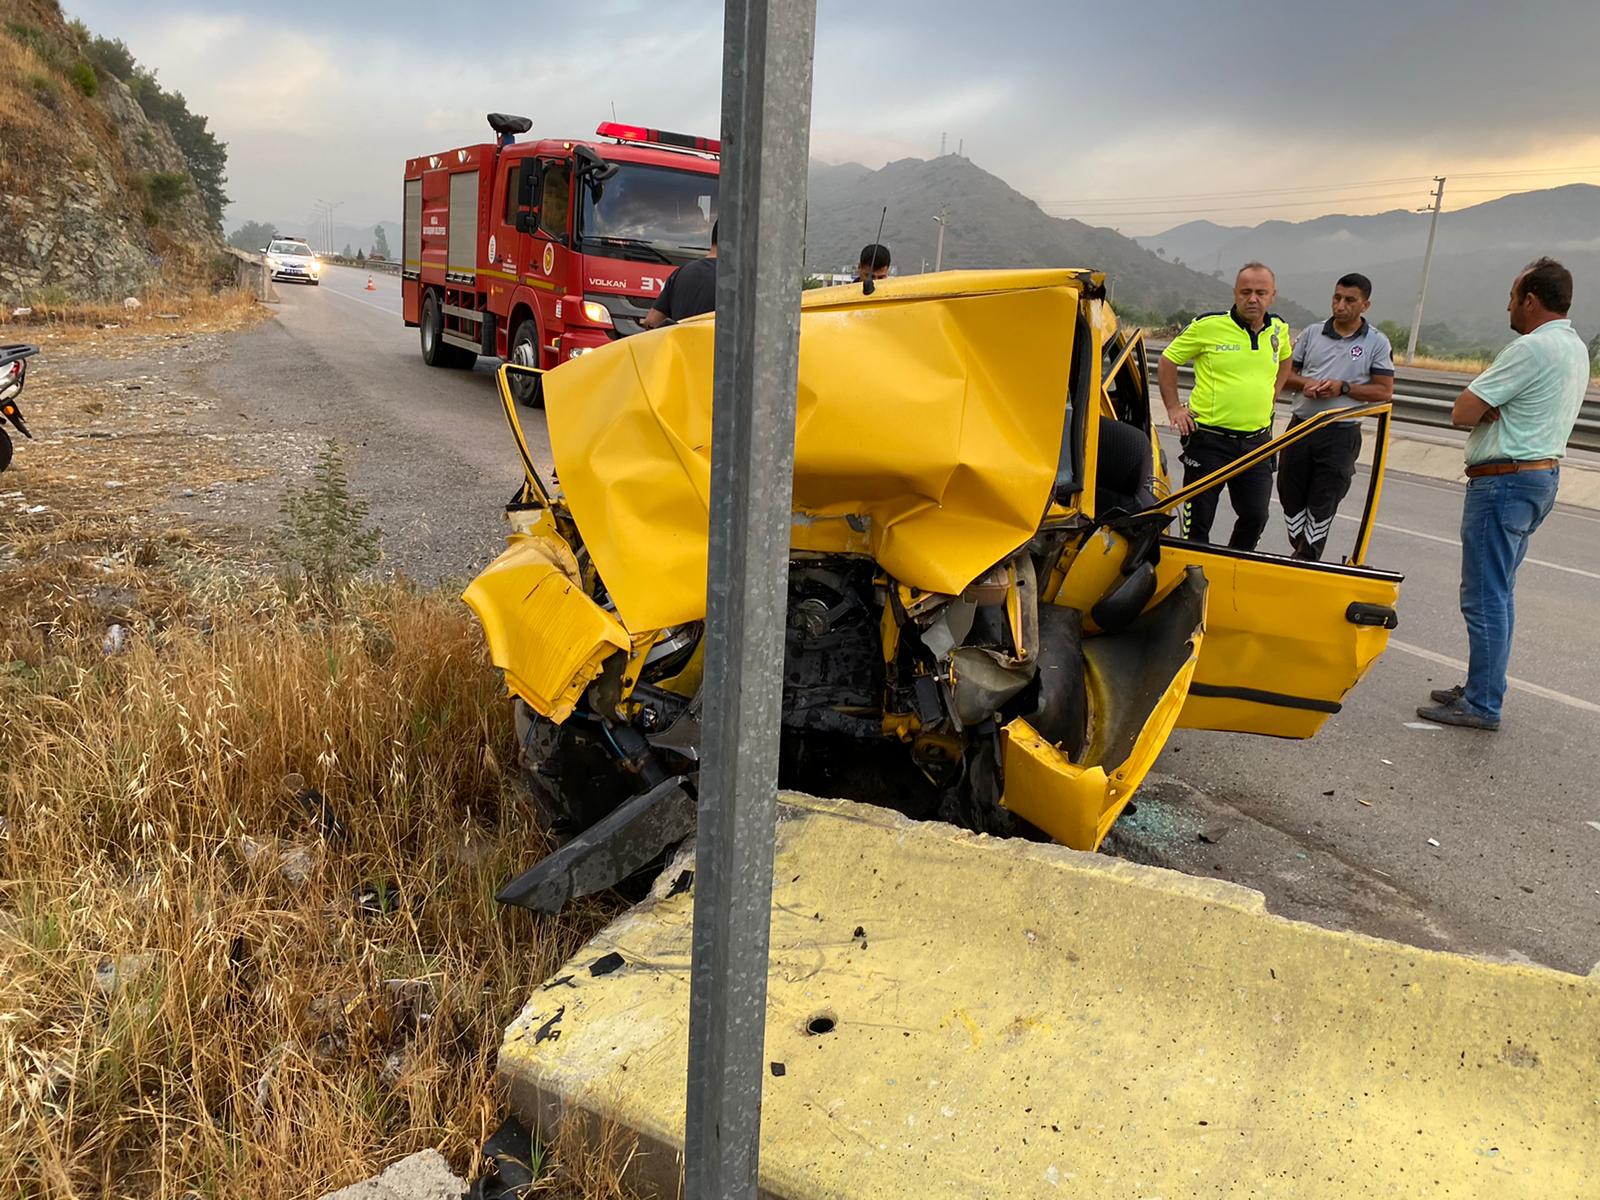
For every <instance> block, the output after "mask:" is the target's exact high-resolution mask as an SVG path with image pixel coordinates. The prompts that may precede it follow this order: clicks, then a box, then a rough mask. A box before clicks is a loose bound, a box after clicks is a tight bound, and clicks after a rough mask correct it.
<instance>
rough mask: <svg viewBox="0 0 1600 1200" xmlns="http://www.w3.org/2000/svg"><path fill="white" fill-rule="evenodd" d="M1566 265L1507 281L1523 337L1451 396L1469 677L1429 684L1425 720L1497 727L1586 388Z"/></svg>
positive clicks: (1551, 264)
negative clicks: (1459, 477)
mask: <svg viewBox="0 0 1600 1200" xmlns="http://www.w3.org/2000/svg"><path fill="white" fill-rule="evenodd" d="M1571 307H1572V273H1571V272H1570V271H1568V270H1567V269H1566V268H1565V267H1563V266H1562V265H1561V264H1560V263H1558V262H1556V261H1555V260H1554V259H1549V258H1541V259H1539V260H1538V261H1537V262H1534V263H1530V264H1529V265H1528V266H1527V268H1525V269H1524V270H1523V272H1522V274H1520V275H1518V276H1517V278H1516V280H1515V282H1513V283H1512V285H1511V302H1510V303H1509V304H1508V305H1507V306H1506V310H1507V312H1509V313H1510V314H1511V328H1512V329H1513V330H1515V331H1516V332H1517V333H1518V334H1520V335H1521V336H1520V337H1518V338H1517V339H1516V340H1515V341H1514V342H1512V343H1511V344H1510V345H1509V346H1507V347H1506V348H1505V349H1504V350H1502V351H1501V352H1500V354H1499V356H1498V357H1496V359H1495V360H1494V362H1493V363H1492V364H1491V365H1490V367H1489V369H1488V370H1487V371H1485V372H1484V373H1483V374H1482V375H1479V376H1478V377H1477V378H1476V379H1474V380H1473V381H1472V384H1471V385H1470V386H1469V387H1468V388H1467V389H1466V391H1464V392H1462V393H1461V395H1460V396H1458V397H1457V398H1456V403H1455V408H1454V409H1453V410H1452V412H1451V414H1450V420H1451V422H1452V424H1455V425H1458V426H1461V427H1463V428H1466V429H1471V430H1472V434H1471V435H1470V436H1469V437H1468V438H1467V498H1466V503H1465V505H1464V506H1463V509H1462V514H1461V615H1462V617H1463V618H1464V619H1465V620H1466V623H1467V641H1468V644H1469V646H1470V648H1471V649H1470V653H1469V655H1468V662H1467V682H1466V683H1465V684H1461V685H1458V686H1456V687H1453V688H1450V689H1449V690H1445V691H1436V692H1434V693H1433V700H1434V703H1433V704H1432V705H1428V706H1425V707H1423V708H1419V709H1417V715H1418V716H1419V717H1422V718H1423V719H1424V720H1428V721H1435V722H1437V723H1438V724H1440V725H1459V726H1463V727H1466V728H1468V729H1490V730H1493V729H1498V728H1500V706H1501V703H1502V701H1504V699H1505V694H1506V664H1507V662H1508V661H1509V660H1510V657H1511V633H1512V628H1513V625H1514V623H1515V617H1516V608H1515V602H1514V601H1515V589H1516V582H1517V568H1518V567H1520V566H1521V565H1522V559H1523V556H1524V555H1526V554H1527V552H1528V541H1529V539H1530V538H1531V537H1532V536H1533V532H1534V530H1536V529H1538V528H1539V526H1540V524H1541V523H1542V522H1543V521H1544V519H1545V517H1547V516H1548V515H1549V514H1550V509H1551V508H1552V507H1553V506H1554V505H1555V502H1556V485H1557V484H1558V483H1559V481H1560V478H1561V470H1560V467H1561V459H1562V458H1563V457H1564V456H1565V454H1566V452H1567V439H1568V438H1570V437H1571V436H1572V427H1573V426H1574V425H1575V424H1576V423H1577V420H1578V409H1579V408H1580V407H1581V406H1582V404H1583V395H1584V392H1586V391H1587V390H1588V387H1589V352H1588V349H1587V347H1585V346H1584V344H1583V339H1582V338H1581V337H1579V336H1578V334H1577V332H1576V331H1575V330H1574V329H1573V328H1572V322H1571V321H1569V320H1567V312H1568V310H1569V309H1570V308H1571Z"/></svg>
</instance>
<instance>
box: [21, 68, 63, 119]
mask: <svg viewBox="0 0 1600 1200" xmlns="http://www.w3.org/2000/svg"><path fill="white" fill-rule="evenodd" d="M28 87H29V88H30V89H32V91H33V98H34V99H35V100H37V101H38V102H39V103H40V104H41V105H43V106H44V107H45V108H48V109H49V110H50V111H51V112H55V111H56V110H57V109H59V108H60V107H61V85H60V84H59V83H57V82H56V81H55V79H54V78H53V77H51V76H49V75H30V76H28Z"/></svg>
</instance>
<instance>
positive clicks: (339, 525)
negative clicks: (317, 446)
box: [273, 441, 382, 600]
mask: <svg viewBox="0 0 1600 1200" xmlns="http://www.w3.org/2000/svg"><path fill="white" fill-rule="evenodd" d="M279 511H280V513H281V516H282V523H281V524H280V525H279V527H278V532H277V534H276V536H275V537H274V539H273V540H274V542H275V543H276V545H277V549H278V553H279V554H281V555H282V556H283V559H284V561H285V563H286V564H287V565H288V566H289V568H290V570H291V571H293V572H296V573H298V575H299V576H300V577H301V578H302V579H303V580H304V581H305V583H306V584H307V585H308V586H309V587H310V589H311V590H312V591H313V592H314V593H316V594H317V595H319V596H321V597H322V598H324V599H329V600H331V599H332V598H333V597H335V596H336V595H337V594H338V593H339V592H340V591H341V590H343V589H344V587H345V586H346V585H347V584H349V583H350V581H351V580H353V579H354V578H355V577H356V576H357V575H359V574H360V573H361V572H362V571H365V570H368V569H369V568H371V567H373V566H376V565H377V562H378V557H379V549H378V540H379V538H380V537H382V533H381V531H379V530H377V529H366V528H364V526H365V525H366V523H367V503H366V501H365V500H360V499H358V498H356V497H354V496H352V495H351V494H350V487H349V484H348V482H347V481H346V478H345V471H344V458H343V456H342V455H341V454H340V453H339V446H338V443H337V442H333V441H328V442H326V443H324V444H323V447H322V450H321V451H320V452H319V453H318V455H317V462H316V465H315V466H313V467H312V468H311V483H310V484H309V485H308V486H306V487H304V488H290V489H288V491H286V492H285V493H284V496H283V504H282V506H281V508H280V510H279Z"/></svg>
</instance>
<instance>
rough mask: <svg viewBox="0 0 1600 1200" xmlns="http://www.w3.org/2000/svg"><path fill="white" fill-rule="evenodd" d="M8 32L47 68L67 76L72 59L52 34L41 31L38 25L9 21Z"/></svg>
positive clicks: (7, 24)
mask: <svg viewBox="0 0 1600 1200" xmlns="http://www.w3.org/2000/svg"><path fill="white" fill-rule="evenodd" d="M6 32H7V33H9V34H10V35H11V36H12V38H14V39H15V40H16V41H18V42H20V43H21V44H22V45H24V46H26V47H27V48H28V49H29V50H32V51H33V53H34V54H35V55H36V56H37V57H38V58H39V60H40V61H41V62H43V63H44V64H45V66H47V67H49V68H50V69H51V70H52V71H55V72H56V73H57V74H59V75H65V74H66V72H67V67H68V66H69V65H71V59H70V58H69V56H68V54H67V49H66V47H65V46H63V45H62V44H61V43H60V42H58V41H57V40H56V39H55V38H54V37H52V36H51V35H50V34H48V33H46V32H45V31H44V30H43V29H40V28H39V27H38V26H37V25H29V24H27V23H26V22H24V21H7V22H6Z"/></svg>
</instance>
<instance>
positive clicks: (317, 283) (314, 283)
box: [311, 279, 322, 287]
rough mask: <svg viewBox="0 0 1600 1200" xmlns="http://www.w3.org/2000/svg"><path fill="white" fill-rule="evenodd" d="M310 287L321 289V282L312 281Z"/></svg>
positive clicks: (317, 280) (318, 280)
mask: <svg viewBox="0 0 1600 1200" xmlns="http://www.w3.org/2000/svg"><path fill="white" fill-rule="evenodd" d="M311 286H312V287H321V286H322V280H320V279H313V280H312V281H311Z"/></svg>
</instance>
